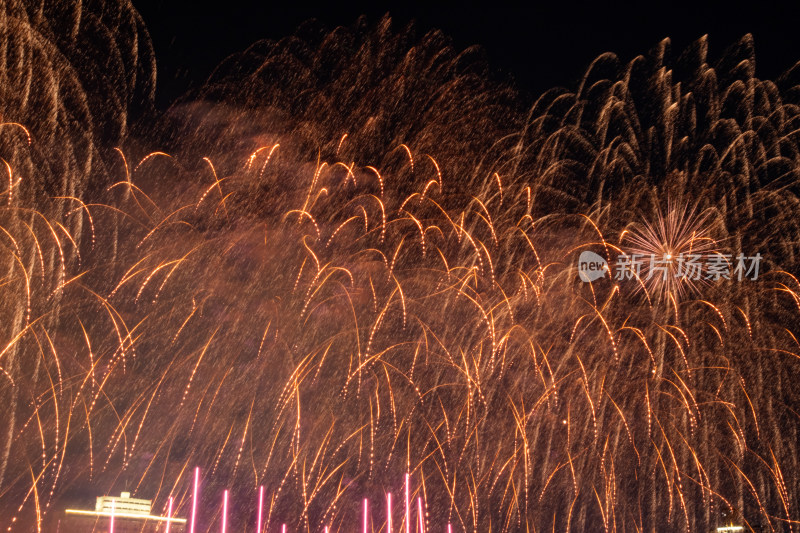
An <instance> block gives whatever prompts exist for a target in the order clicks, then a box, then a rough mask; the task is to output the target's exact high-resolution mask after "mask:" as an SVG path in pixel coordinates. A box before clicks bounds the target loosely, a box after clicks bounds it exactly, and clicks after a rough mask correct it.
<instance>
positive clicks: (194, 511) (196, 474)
mask: <svg viewBox="0 0 800 533" xmlns="http://www.w3.org/2000/svg"><path fill="white" fill-rule="evenodd" d="M199 485H200V467H199V466H196V467H194V490H193V491H192V523H191V524H190V525H189V533H194V523H195V517H196V516H197V492H198V487H199Z"/></svg>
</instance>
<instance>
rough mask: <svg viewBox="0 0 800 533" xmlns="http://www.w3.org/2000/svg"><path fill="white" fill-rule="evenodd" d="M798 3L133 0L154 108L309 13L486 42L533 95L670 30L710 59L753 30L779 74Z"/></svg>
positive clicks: (796, 37) (763, 65)
mask: <svg viewBox="0 0 800 533" xmlns="http://www.w3.org/2000/svg"><path fill="white" fill-rule="evenodd" d="M798 4H800V3H798V2H796V1H794V2H785V3H783V4H782V5H770V4H767V3H763V2H751V3H750V4H745V3H735V2H733V3H732V2H711V3H709V2H702V1H700V0H698V1H696V2H692V3H688V2H683V3H676V2H671V3H658V2H648V1H647V0H641V1H640V2H637V3H632V4H619V3H606V2H592V3H576V2H571V1H566V0H551V1H548V2H527V3H525V2H518V3H516V4H510V3H504V2H494V1H491V0H490V1H488V2H483V3H481V4H478V5H466V4H461V3H456V2H444V3H442V2H439V3H435V2H423V1H405V2H389V3H382V4H378V3H347V4H342V3H339V2H335V1H328V2H325V3H321V4H320V5H316V6H314V5H308V4H306V3H303V2H299V1H293V0H281V1H280V2H268V1H263V0H262V1H255V0H238V1H237V0H227V1H221V2H220V1H215V2H208V3H201V2H182V1H176V0H138V1H137V0H134V5H135V6H136V7H137V8H138V9H139V11H140V12H141V13H142V16H143V17H144V20H145V22H146V24H147V26H148V28H149V30H150V33H151V37H152V39H153V43H154V46H155V51H156V58H157V61H158V76H159V79H158V91H157V94H158V96H157V101H158V104H159V106H160V107H163V106H165V105H167V103H168V102H170V101H171V100H172V99H174V98H175V97H176V96H178V95H180V94H181V93H183V92H184V91H185V90H186V89H187V88H189V87H190V86H193V85H197V84H200V83H202V82H203V80H205V78H206V77H207V76H208V74H209V73H210V72H211V71H212V69H213V68H214V66H215V65H216V64H217V63H219V61H221V60H222V59H224V58H225V57H226V56H228V55H229V54H231V53H234V52H237V51H240V50H242V49H244V48H246V47H247V46H248V45H250V44H251V43H253V42H255V41H257V40H259V39H263V38H269V39H279V38H281V37H284V36H287V35H290V34H292V33H293V32H294V29H295V28H296V27H297V26H298V25H299V24H300V23H302V22H303V21H305V20H307V19H309V18H316V19H318V20H320V21H322V22H323V23H324V24H325V25H327V26H330V27H335V26H337V25H349V24H351V23H352V22H353V21H355V19H356V18H357V17H358V16H359V15H361V14H365V15H367V16H368V17H369V19H370V20H373V21H377V20H378V19H379V18H380V17H381V16H382V15H383V14H384V13H387V12H389V13H390V14H391V15H392V17H393V19H394V20H395V23H396V24H397V27H402V26H403V25H405V24H406V23H408V22H409V21H411V20H414V21H415V22H416V23H417V25H418V27H419V28H420V29H421V30H423V31H425V30H429V29H433V28H438V29H441V30H443V31H444V32H445V33H446V34H447V35H449V36H450V37H451V38H452V39H453V42H454V44H455V45H456V46H457V47H458V48H464V47H467V46H470V45H473V44H480V45H482V46H483V48H484V49H485V51H486V53H487V55H488V57H489V60H490V64H491V65H492V67H493V68H494V70H495V74H496V76H497V77H499V78H501V79H503V78H505V79H509V78H510V79H513V81H514V83H515V84H516V86H517V87H518V88H519V89H521V90H522V91H523V92H524V93H528V94H529V95H530V96H536V95H538V94H539V93H541V92H542V91H544V90H546V89H548V88H550V87H553V86H556V85H561V86H567V87H574V86H575V84H576V81H577V80H578V79H579V78H580V76H581V74H582V73H583V71H584V69H585V68H586V67H587V66H588V64H589V63H590V62H591V60H592V59H594V58H595V57H597V56H598V55H599V54H601V53H603V52H606V51H612V52H615V53H617V54H618V55H619V56H620V57H621V58H622V59H624V60H628V59H631V58H632V57H634V56H636V55H638V54H641V53H645V52H646V51H647V50H649V49H650V48H651V47H652V46H653V45H655V44H656V43H657V42H658V41H659V40H661V39H662V38H664V37H667V36H669V37H670V38H671V39H672V42H673V50H682V49H683V48H684V47H685V46H686V45H688V44H689V43H690V42H691V41H693V40H695V39H696V38H698V37H700V36H701V35H703V34H705V33H708V34H709V36H710V54H711V57H712V58H718V57H719V56H720V54H721V53H722V52H723V51H724V49H725V48H727V47H728V46H729V45H730V44H732V43H733V42H735V41H736V40H738V39H739V38H740V37H741V36H742V35H744V34H745V33H748V32H749V33H752V34H753V35H754V37H755V42H756V72H757V75H758V76H759V77H761V78H775V77H777V76H778V75H779V74H780V73H781V72H783V71H784V70H786V69H787V68H789V67H791V66H792V65H793V64H794V63H795V62H796V61H797V60H800V16H798V13H799V12H800V6H798Z"/></svg>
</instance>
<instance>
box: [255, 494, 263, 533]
mask: <svg viewBox="0 0 800 533" xmlns="http://www.w3.org/2000/svg"><path fill="white" fill-rule="evenodd" d="M263 510H264V485H261V486H260V487H258V519H257V521H256V533H261V519H262V516H263Z"/></svg>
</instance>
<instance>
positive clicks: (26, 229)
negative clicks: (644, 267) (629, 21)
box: [0, 3, 800, 533]
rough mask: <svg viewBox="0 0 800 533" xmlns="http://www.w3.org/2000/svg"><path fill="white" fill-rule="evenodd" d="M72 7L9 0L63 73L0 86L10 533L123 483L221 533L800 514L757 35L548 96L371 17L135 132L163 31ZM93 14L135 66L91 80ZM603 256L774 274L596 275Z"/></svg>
mask: <svg viewBox="0 0 800 533" xmlns="http://www.w3.org/2000/svg"><path fill="white" fill-rule="evenodd" d="M58 5H59V6H60V8H63V9H65V10H66V11H65V12H66V13H67V14H69V15H70V18H68V19H67V20H69V21H71V22H70V24H71V26H70V27H66V26H65V29H64V32H63V34H57V33H53V31H55V30H53V29H52V28H53V27H55V25H53V24H50V23H48V22H47V21H52V20H53V19H54V18H55V17H56V16H57V15H58V14H59V13H60V11H58V10H56V12H47V13H44V14H43V15H42V16H41V17H34V16H32V15H31V14H29V13H28V11H27V10H26V8H25V7H24V6H18V5H17V4H15V3H9V4H6V5H4V10H5V11H4V12H5V13H6V15H7V17H6V18H5V19H3V24H4V25H5V26H4V27H3V28H4V30H5V33H4V35H3V39H5V42H6V43H7V44H9V45H13V46H20V47H22V46H28V45H30V46H33V45H32V44H30V43H33V42H37V43H45V44H42V45H37V46H40V48H41V49H42V50H44V51H46V52H47V54H46V55H44V56H41V57H42V58H50V59H52V61H50V62H48V61H44V60H42V61H40V60H39V59H33V58H34V57H40V56H37V55H36V54H29V55H28V56H29V57H31V59H30V63H28V64H26V65H25V68H24V69H22V70H24V71H25V72H34V73H38V74H37V75H40V76H42V77H44V78H45V79H49V80H54V81H58V82H59V83H53V84H50V85H48V86H52V87H57V90H56V91H55V93H52V94H51V93H48V94H49V98H50V99H49V100H46V102H47V103H48V105H49V107H42V106H39V105H37V102H38V101H39V100H37V98H38V96H36V95H32V96H31V97H30V100H29V101H25V102H20V101H18V99H17V100H15V99H13V98H12V95H13V94H14V93H15V91H16V89H15V88H13V87H9V88H6V87H3V88H2V89H1V91H2V95H0V97H1V98H0V105H1V106H2V107H1V108H0V112H2V116H3V117H4V120H6V119H7V120H8V122H6V123H4V124H3V125H2V127H0V139H1V140H2V142H1V143H0V156H2V157H3V159H4V161H7V162H8V164H7V165H6V166H5V170H4V171H3V172H5V174H7V178H8V180H7V185H4V188H3V189H2V190H0V194H1V195H2V196H0V201H2V202H0V203H2V207H1V208H0V246H1V247H2V248H0V250H2V251H1V252H0V253H2V256H0V257H2V261H3V262H2V265H3V272H2V275H0V291H2V294H1V295H0V299H1V301H2V302H3V306H2V310H1V311H0V312H2V319H3V324H4V326H3V329H2V330H0V334H1V335H2V338H1V339H0V368H2V376H0V395H2V398H3V401H4V402H5V403H6V405H7V406H8V409H6V410H4V413H3V415H2V416H3V417H4V418H3V422H4V423H3V424H2V427H4V428H6V429H5V430H4V432H3V434H2V435H0V453H1V454H2V455H0V509H2V513H0V517H1V518H0V525H2V526H3V527H5V528H7V529H10V530H11V531H30V530H37V528H38V530H44V531H51V530H55V528H56V527H57V523H58V517H59V516H60V514H59V513H60V511H61V509H63V507H64V504H65V502H66V501H68V500H69V499H70V498H73V497H74V496H73V495H74V494H75V493H76V492H81V490H84V489H85V487H97V488H98V490H97V491H98V492H104V491H105V492H107V493H111V491H112V490H116V489H119V488H125V489H130V490H131V491H132V492H135V493H136V494H143V495H147V497H148V498H152V499H153V501H154V502H156V505H157V506H160V508H161V512H160V513H159V514H162V515H163V514H164V512H166V513H167V515H168V517H171V516H173V513H174V514H175V515H176V516H187V515H188V516H189V517H190V519H189V525H190V526H189V527H190V531H191V532H192V533H194V532H195V531H196V532H198V533H199V532H200V531H219V530H222V531H226V530H229V531H244V530H247V529H248V528H252V527H253V524H254V523H255V524H256V528H257V529H258V531H262V530H269V531H274V530H277V529H278V527H279V525H280V528H281V530H282V531H284V532H285V531H328V530H330V531H352V530H353V527H354V526H353V525H354V524H359V522H360V523H361V526H362V528H363V529H364V530H365V531H367V530H369V528H370V527H372V528H373V529H376V530H377V529H380V528H381V527H382V526H384V525H386V526H387V527H388V529H390V530H391V529H392V528H395V529H397V528H398V527H399V528H402V530H403V531H405V532H406V533H411V532H412V531H413V532H414V533H422V531H423V530H431V531H443V530H447V531H448V533H449V532H450V531H470V532H485V531H529V530H530V531H533V530H536V531H550V530H560V531H570V530H573V531H584V530H600V529H601V528H602V529H603V530H605V531H615V530H616V531H653V530H661V529H662V528H668V529H669V530H681V531H704V530H708V529H711V528H713V527H715V526H716V525H718V524H719V522H720V520H721V518H720V517H721V516H722V514H723V513H724V514H726V516H730V513H735V514H736V516H737V517H740V518H741V522H742V524H744V525H746V526H747V527H751V528H754V529H755V528H763V529H765V530H770V531H780V530H797V529H798V527H800V526H799V525H798V518H800V514H799V513H800V509H799V508H798V504H797V501H798V496H797V495H798V490H800V486H798V481H797V478H796V476H795V475H794V473H795V472H797V471H798V467H800V465H798V457H800V456H798V453H797V452H798V450H797V442H798V437H800V435H798V427H800V424H798V416H797V405H798V400H800V398H798V393H797V391H796V387H794V384H793V377H794V376H795V375H796V374H797V372H798V371H799V370H800V364H799V363H798V359H800V346H798V341H797V335H798V332H797V324H798V323H800V322H798V312H800V283H798V280H797V276H798V270H797V263H796V260H795V258H796V257H797V254H798V253H799V252H800V245H799V244H798V243H800V227H798V221H800V216H798V215H800V202H798V193H799V192H800V190H798V184H800V180H798V168H800V138H798V134H797V131H798V124H799V123H800V113H798V108H797V107H796V106H795V102H794V101H793V100H792V99H793V98H796V96H795V95H796V90H794V89H793V88H791V87H784V86H783V85H779V84H776V83H773V82H771V81H765V80H760V79H758V78H756V77H755V73H754V69H753V57H754V56H753V51H752V43H751V39H750V38H749V37H745V38H743V39H742V41H741V42H740V43H738V45H737V46H736V47H734V48H733V49H732V50H731V51H729V52H728V53H727V55H726V56H725V57H724V58H723V61H721V62H720V65H719V66H717V67H712V66H710V60H709V58H708V57H707V51H706V50H707V44H706V41H705V39H701V40H699V41H698V42H697V43H695V44H694V45H693V46H692V47H691V48H690V49H689V50H688V51H687V53H685V54H684V55H683V56H682V59H681V60H679V61H677V62H673V61H672V60H671V59H670V54H669V42H668V41H664V42H662V43H661V44H660V45H659V46H658V47H657V48H656V49H655V50H654V51H653V52H652V53H651V54H650V55H648V56H647V57H639V58H636V59H634V60H633V61H631V62H630V63H628V64H622V63H620V62H619V61H618V60H617V59H616V58H614V57H613V56H611V55H605V56H602V57H600V58H598V59H597V60H596V61H595V63H593V64H592V66H591V67H590V68H589V70H588V72H587V73H586V75H585V77H584V79H583V81H582V82H581V83H580V85H579V86H578V88H577V90H576V91H575V92H568V91H566V90H554V91H551V92H548V93H546V94H544V95H542V96H541V97H540V98H539V99H538V100H537V101H536V102H535V103H534V104H533V105H532V106H531V107H530V109H529V110H528V111H527V112H526V113H519V112H518V111H517V110H518V109H520V108H521V106H522V105H523V102H522V101H521V98H520V97H518V96H516V95H515V94H514V92H513V91H512V90H510V89H508V88H507V87H505V86H503V85H501V84H498V83H495V82H491V81H489V80H488V78H487V74H486V68H485V65H483V63H481V60H480V58H479V56H478V54H476V53H475V51H474V50H467V51H464V52H461V53H459V52H457V51H455V50H453V48H452V47H451V46H450V45H449V43H448V42H447V40H446V39H445V38H444V37H443V36H442V35H441V34H440V33H437V32H432V33H429V34H427V35H424V36H421V37H419V38H417V37H415V35H414V33H413V29H409V30H404V31H401V32H396V31H394V30H393V29H392V27H391V21H390V19H388V18H386V19H384V20H382V21H380V23H379V24H378V25H377V26H375V27H370V26H368V25H367V24H366V22H364V21H359V22H358V23H357V24H356V25H354V26H353V27H351V28H340V29H337V30H335V31H333V32H332V33H330V34H327V35H317V34H314V35H313V36H311V37H302V36H300V35H298V36H294V37H292V38H289V39H285V40H283V41H280V42H264V43H258V44H257V45H254V46H253V47H251V48H250V49H249V50H247V51H246V52H243V53H242V54H238V55H236V56H233V57H231V58H229V59H228V60H226V61H225V62H224V63H223V64H222V65H220V67H219V69H217V71H216V72H215V74H214V75H213V76H212V78H211V79H210V80H209V82H208V83H207V84H206V85H205V86H204V87H202V88H201V89H198V90H197V91H195V92H193V93H192V94H190V95H187V96H186V98H185V99H184V100H182V101H181V102H179V103H177V104H176V105H175V106H173V107H172V108H171V109H170V110H169V111H168V112H167V113H165V114H164V116H163V117H159V118H158V120H157V126H156V127H155V128H153V133H152V136H149V137H145V135H144V133H141V134H140V135H139V136H138V137H137V133H139V132H144V131H146V130H145V125H143V124H142V123H134V122H133V121H132V119H131V123H129V116H131V115H132V114H133V111H134V110H135V109H136V108H137V106H139V105H141V104H142V102H141V101H144V104H145V105H146V104H147V101H148V99H150V98H152V91H153V86H152V72H153V70H152V68H153V62H152V55H151V53H150V52H149V50H150V46H149V42H148V40H147V35H146V31H145V30H144V27H143V26H142V24H141V21H140V18H139V17H138V15H137V14H136V12H135V11H134V10H133V8H132V7H131V6H130V5H129V4H126V3H122V4H119V5H118V6H117V7H114V8H113V9H114V10H115V11H114V12H115V13H116V16H114V17H100V16H99V15H97V14H95V13H94V12H93V7H91V6H85V5H83V4H76V5H74V6H71V5H68V4H58ZM80 19H83V20H94V21H101V20H102V21H104V22H103V23H104V24H106V25H109V24H111V22H109V21H111V20H113V21H114V24H115V25H111V26H110V27H107V30H104V31H102V32H100V33H102V34H103V35H108V36H115V37H113V39H115V40H114V46H115V47H116V48H115V49H117V50H118V51H119V53H120V56H119V57H118V58H115V60H114V61H117V63H115V64H114V67H113V68H111V67H108V66H107V65H98V64H81V65H80V66H78V65H75V64H74V63H75V61H74V59H71V56H70V55H69V54H70V53H72V52H71V51H72V50H74V47H72V48H71V47H70V46H71V45H72V44H75V43H79V42H88V43H96V42H105V41H102V40H101V41H98V39H100V37H97V36H93V37H92V36H85V35H84V34H83V33H82V32H86V31H89V30H88V29H87V28H90V27H94V26H91V25H82V24H81V23H80V22H79V20H80ZM98 23H99V22H98ZM72 30H76V31H72ZM98 31H99V30H98ZM32 36H37V39H35V40H33V39H29V37H32ZM109 38H111V37H109ZM25 43H28V44H25ZM134 44H135V46H134ZM22 55H25V54H22ZM28 56H26V57H28ZM115 57H116V56H115ZM9 65H10V64H9ZM9 65H4V66H3V68H4V69H6V70H5V71H3V72H4V74H6V75H7V77H8V79H15V78H14V76H13V72H11V71H10V69H11V66H9ZM676 65H678V66H680V67H681V68H680V69H677V68H676V69H673V67H674V66H676ZM727 65H734V66H732V67H731V66H727ZM14 68H17V67H14ZM108 72H111V73H113V76H111V77H110V78H109V80H110V81H108V85H109V87H111V88H114V90H115V91H116V90H119V91H120V92H119V93H118V94H117V93H114V94H117V96H118V97H117V98H109V100H110V101H111V102H112V104H104V103H103V102H104V101H105V99H106V97H107V94H106V93H103V94H100V93H101V91H100V88H98V87H93V86H91V84H90V83H89V81H87V80H90V79H92V78H91V74H92V73H108ZM600 72H602V73H603V74H602V76H601V75H600V74H599V73H600ZM676 72H680V73H684V74H681V76H684V77H683V78H679V75H678V74H677V73H676ZM143 73H144V74H146V75H141V74H143ZM685 73H689V74H685ZM26 75H27V74H26ZM105 81H106V79H105V78H103V82H104V83H105ZM784 85H785V84H784ZM33 86H36V87H38V85H37V84H33ZM36 90H38V89H36ZM34 92H35V90H34ZM32 94H33V93H32ZM409 94H415V95H419V96H418V97H415V98H408V95H409ZM67 111H69V112H72V113H74V116H75V117H76V118H75V120H73V121H65V120H59V119H58V117H59V116H61V115H60V114H62V115H63V114H64V113H67ZM90 111H91V113H90ZM92 117H94V118H92ZM95 121H96V122H95ZM146 126H147V127H151V126H152V124H151V123H147V125H146ZM107 130H108V131H107ZM109 131H110V133H109ZM148 131H149V130H148ZM65 139H66V140H65ZM149 144H154V146H148V145H149ZM84 148H86V149H85V150H84ZM101 148H102V149H101ZM107 148H108V149H107ZM113 148H118V149H117V150H113ZM145 148H146V149H145ZM75 154H83V155H82V156H81V157H77V156H76V155H75ZM2 183H6V180H5V178H3V180H2ZM588 249H592V250H595V251H596V252H597V253H598V254H601V255H602V257H605V258H607V259H610V258H611V256H612V254H616V253H621V252H630V253H641V254H653V255H661V256H662V257H664V255H665V254H668V255H669V256H670V257H669V259H670V260H671V259H672V258H673V256H676V255H677V256H680V255H681V254H684V255H691V254H731V255H733V256H735V255H736V254H741V253H747V254H753V253H756V252H758V253H760V254H761V255H762V256H763V257H764V258H765V265H764V269H763V272H762V274H761V275H759V277H758V279H757V280H747V281H746V282H745V281H742V282H738V280H735V279H728V280H725V279H723V280H717V281H713V282H712V281H708V282H706V281H703V282H701V283H695V284H689V283H688V281H684V280H682V279H681V278H680V277H676V276H675V275H674V274H675V273H676V272H674V271H673V270H669V274H672V276H670V277H668V278H666V279H668V280H669V281H668V282H665V283H659V282H657V281H652V282H648V280H647V278H648V276H647V275H646V273H645V275H644V276H641V277H640V278H641V279H639V280H638V282H637V280H632V282H631V283H629V284H625V283H622V282H620V283H611V282H609V280H600V281H598V283H584V282H582V281H581V278H580V277H579V275H578V270H577V259H578V256H579V254H580V253H581V252H582V251H585V250H588ZM667 268H668V269H672V268H677V264H675V265H673V264H670V265H668V267H667ZM650 278H651V279H652V278H653V277H652V276H650ZM201 469H202V472H203V478H204V480H203V483H202V484H203V486H202V491H201V490H200V484H201V480H200V471H201ZM398 491H403V492H404V494H403V496H402V497H403V498H404V504H401V505H404V507H403V518H402V520H401V521H402V524H397V525H396V526H395V525H394V524H392V500H391V494H392V493H395V494H397V493H398ZM381 494H386V517H385V518H384V517H380V516H378V515H379V514H380V511H376V512H374V513H370V512H369V507H368V502H369V500H370V499H372V500H373V501H375V500H374V499H375V498H380V497H381V496H380V495H381ZM220 497H221V498H222V502H223V503H222V505H220ZM415 500H416V505H414V501H415ZM241 502H253V503H251V504H244V503H241ZM255 502H257V504H256V503H255ZM359 504H361V505H359ZM414 506H416V520H414V518H415V516H414V510H413V509H412V507H414ZM426 510H430V516H426V514H425V513H426ZM359 518H361V520H359ZM737 520H738V518H737ZM167 524H169V521H167ZM355 527H358V526H357V525H356V526H355ZM48 528H49V529H48Z"/></svg>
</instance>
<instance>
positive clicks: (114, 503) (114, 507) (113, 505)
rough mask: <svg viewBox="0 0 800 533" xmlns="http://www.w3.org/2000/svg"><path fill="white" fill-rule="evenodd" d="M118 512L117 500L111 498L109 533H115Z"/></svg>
mask: <svg viewBox="0 0 800 533" xmlns="http://www.w3.org/2000/svg"><path fill="white" fill-rule="evenodd" d="M116 510H117V500H115V499H114V498H111V520H109V522H108V533H114V512H115V511H116Z"/></svg>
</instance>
